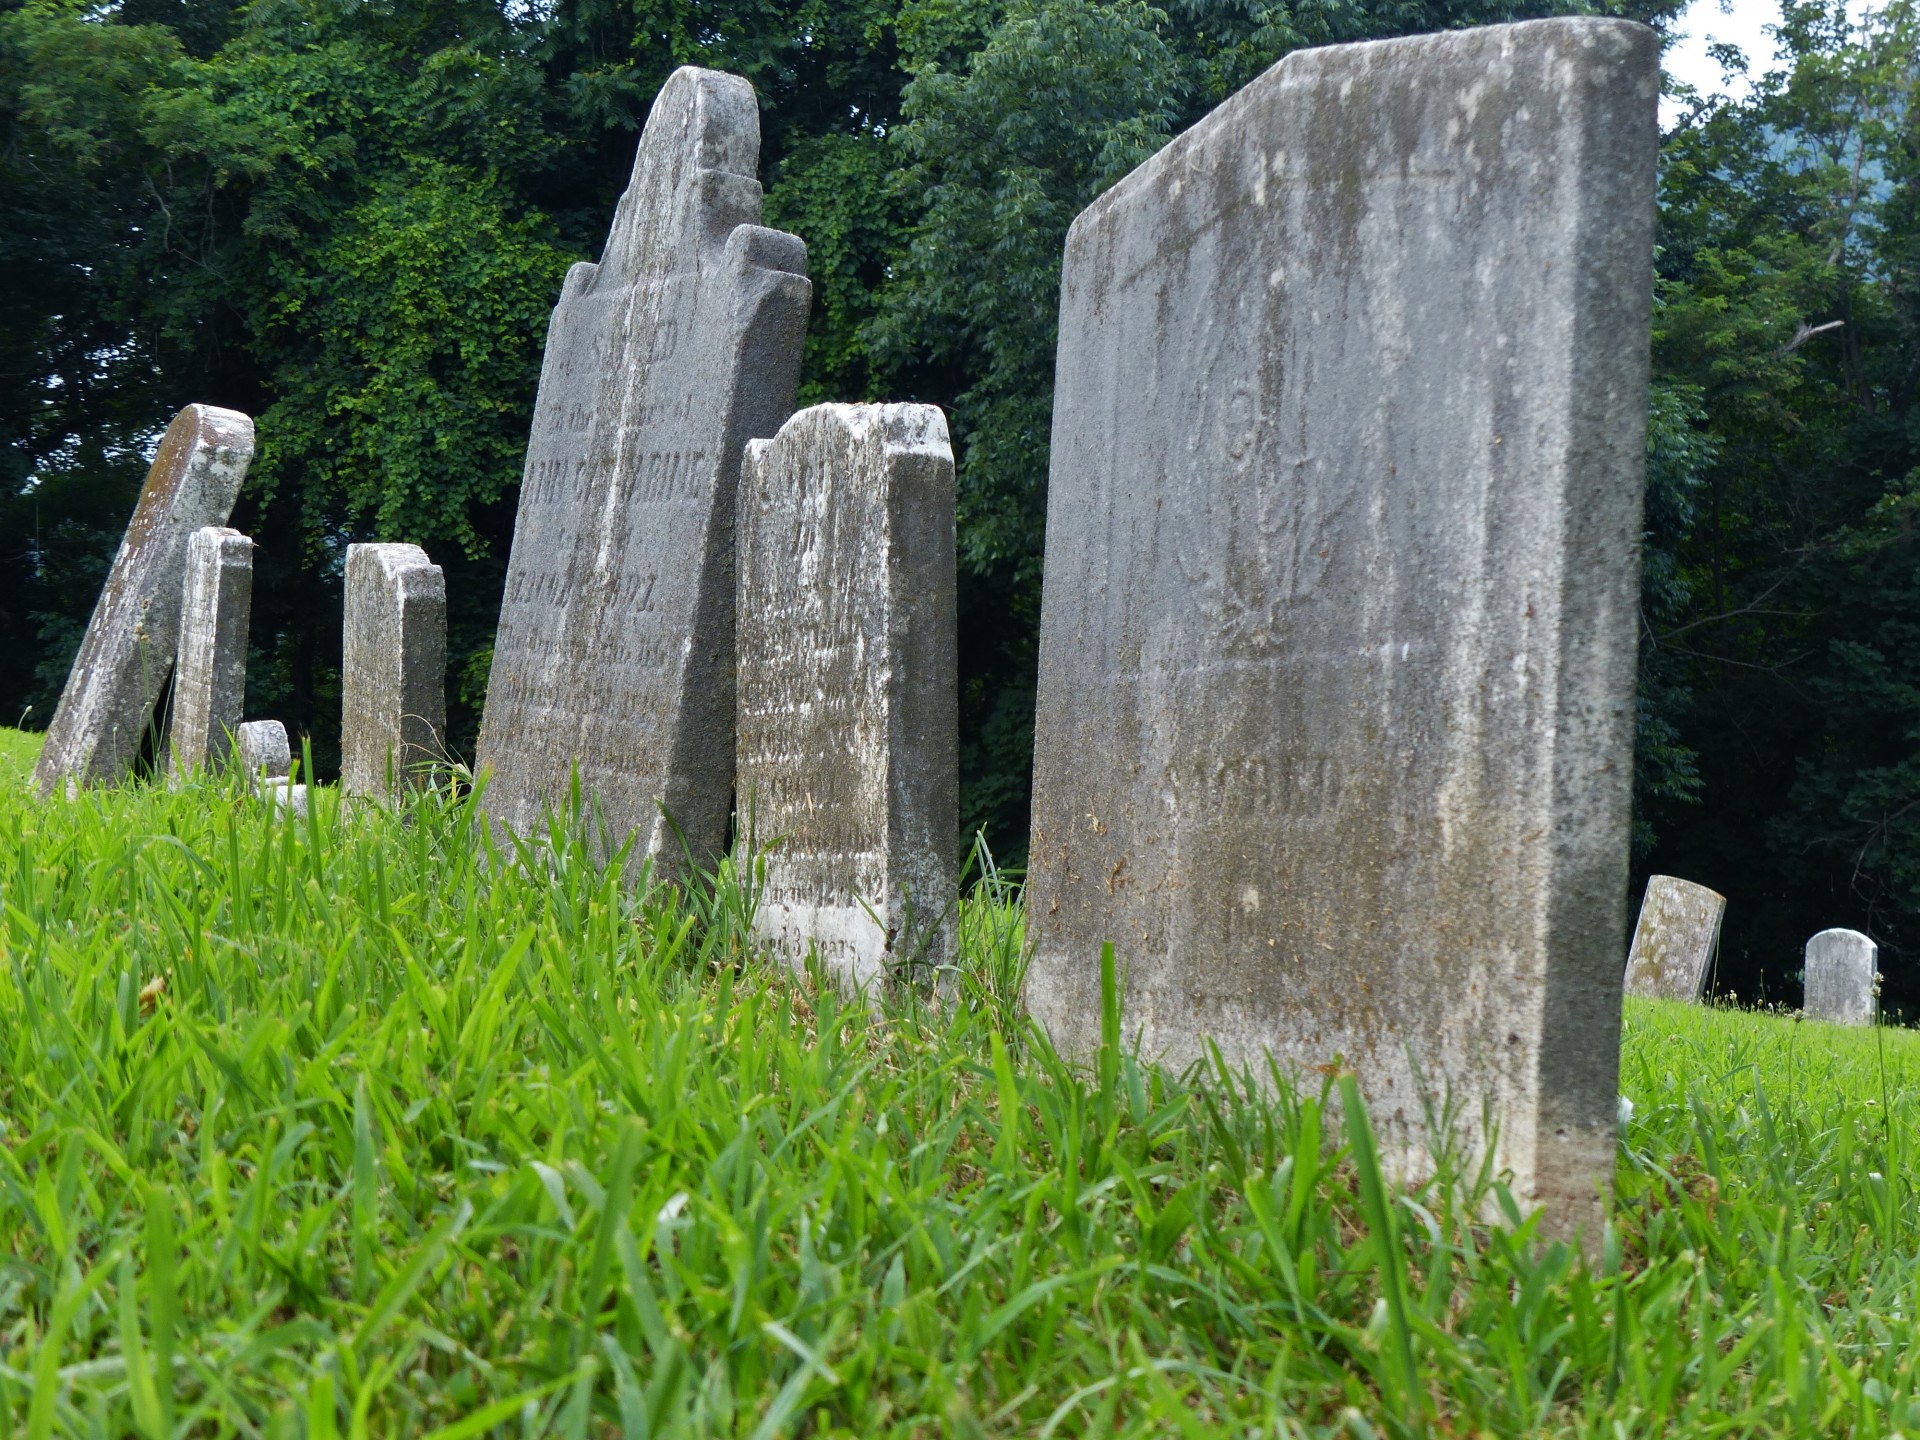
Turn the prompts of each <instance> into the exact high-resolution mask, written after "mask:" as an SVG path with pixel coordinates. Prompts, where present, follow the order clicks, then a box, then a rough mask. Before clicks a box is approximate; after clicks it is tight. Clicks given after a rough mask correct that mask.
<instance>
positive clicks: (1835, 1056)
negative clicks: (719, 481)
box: [0, 732, 1920, 1440]
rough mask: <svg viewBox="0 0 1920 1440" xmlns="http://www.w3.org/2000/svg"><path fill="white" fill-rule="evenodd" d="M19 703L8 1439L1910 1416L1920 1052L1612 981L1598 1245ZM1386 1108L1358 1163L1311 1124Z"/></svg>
mask: <svg viewBox="0 0 1920 1440" xmlns="http://www.w3.org/2000/svg"><path fill="white" fill-rule="evenodd" d="M33 743H34V742H33V740H32V739H31V738H30V737H23V736H19V735H16V734H11V733H7V732H0V972H4V973H0V1434H5V1433H17V1434H24V1435H30V1436H36V1437H38V1436H46V1435H53V1434H66V1433H72V1434H88V1435H120V1434H138V1435H146V1436H160V1435H181V1434H194V1435H229V1434H245V1435H252V1434H268V1435H301V1434H304V1435H309V1436H338V1435H361V1434H365V1435H421V1434H433V1435H436V1436H440V1437H443V1440H450V1437H454V1436H465V1435H481V1434H499V1435H516V1436H518V1435H540V1434H557V1435H566V1436H578V1435H612V1434H631V1435H637V1436H661V1435H679V1434H700V1435H722V1434H724V1435H739V1436H746V1437H771V1436H775V1435H782V1434H800V1433H807V1434H849V1435H851V1434H858V1435H860V1436H862V1437H877V1436H883V1435H912V1434H918V1435H934V1434H956V1435H1055V1434H1057V1435H1098V1436H1108V1435H1113V1434H1146V1433H1152V1434H1186V1435H1192V1436H1196V1437H1198V1436H1202V1435H1204V1436H1210V1437H1211V1436H1220V1435H1229V1434H1244V1435H1253V1434H1256V1433H1258V1434H1262V1435H1302V1434H1323V1433H1324V1434H1334V1433H1339V1434H1349V1435H1354V1436H1367V1435H1372V1434H1393V1433H1415V1432H1422V1433H1441V1434H1458V1435H1466V1434H1472V1433H1477V1432H1489V1433H1505V1434H1518V1433H1543V1434H1558V1433H1580V1434H1593V1435H1601V1434H1605V1435H1608V1436H1635V1435H1649V1436H1653V1435H1659V1436H1670V1435H1672V1434H1676V1433H1708V1432H1712V1433H1749V1434H1750V1433H1760V1432H1767V1433H1778V1434H1783V1435H1784V1434H1789V1433H1792V1434H1807V1433H1830V1434H1836V1435H1837V1434H1854V1435H1887V1434H1892V1433H1894V1432H1895V1431H1900V1430H1905V1431H1908V1432H1911V1431H1912V1430H1913V1429H1915V1428H1917V1427H1920V1397H1916V1395H1915V1392H1914V1368H1913V1367H1914V1361H1913V1358H1912V1357H1913V1355H1914V1354H1915V1342H1916V1340H1920V1336H1917V1335H1916V1334H1915V1328H1916V1327H1915V1321H1914V1318H1913V1317H1914V1316H1915V1314H1916V1313H1917V1312H1920V1273H1917V1270H1916V1260H1915V1251H1916V1248H1920V1247H1917V1245H1916V1239H1917V1237H1916V1232H1915V1226H1914V1218H1915V1202H1914V1195H1913V1191H1912V1180H1911V1176H1912V1174H1913V1171H1914V1165H1913V1160H1914V1140H1913V1136H1914V1126H1915V1123H1916V1120H1917V1119H1920V1084H1917V1082H1920V1037H1916V1036H1914V1035H1912V1034H1909V1033H1907V1032H1901V1031H1878V1032H1871V1033H1857V1032H1844V1031H1838V1030H1834V1029H1830V1028H1828V1027H1824V1026H1818V1025H1813V1024H1802V1023H1798V1022H1794V1021H1791V1020H1787V1019H1783V1018H1779V1017H1774V1016H1764V1015H1755V1014H1737V1013H1728V1012H1716V1011H1707V1010H1700V1009H1694V1008H1690V1007H1677V1006H1668V1007H1657V1006H1650V1005H1635V1006H1633V1007H1632V1008H1630V1009H1629V1011H1628V1016H1627V1019H1628V1036H1627V1048H1626V1054H1625V1057H1624V1065H1623V1081H1622V1085H1623V1089H1624V1090H1625V1092H1626V1094H1627V1095H1628V1097H1629V1098H1630V1099H1631V1101H1632V1103H1633V1114H1632V1118H1631V1120H1630V1121H1629V1122H1628V1123H1627V1124H1626V1126H1625V1127H1624V1129H1623V1132H1622V1150H1621V1165H1620V1190H1621V1199H1620V1204H1619V1206H1618V1210H1617V1223H1616V1226H1615V1228H1614V1230H1613V1231H1612V1233H1611V1234H1610V1235H1609V1236H1608V1237H1607V1240H1606V1244H1605V1246H1604V1250H1603V1253H1602V1254H1601V1255H1600V1256H1599V1257H1598V1258H1596V1260H1595V1261H1594V1262H1593V1264H1592V1265H1591V1266H1589V1265H1587V1264H1586V1263H1584V1262H1582V1261H1581V1260H1580V1259H1579V1258H1578V1257H1577V1256H1575V1255H1574V1254H1572V1253H1570V1252H1569V1251H1567V1250H1566V1249H1564V1248H1561V1247H1547V1246H1542V1245H1539V1244H1537V1243H1536V1242H1534V1241H1533V1240H1532V1238H1531V1236H1530V1234H1529V1233H1528V1232H1527V1230H1526V1229H1525V1228H1524V1227H1523V1228H1522V1229H1521V1230H1519V1231H1518V1232H1517V1233H1516V1232H1514V1231H1512V1230H1511V1229H1508V1228H1502V1227H1495V1228H1489V1227H1485V1226H1478V1225H1473V1224H1469V1223H1467V1221H1466V1219H1465V1218H1463V1217H1466V1216H1469V1215H1472V1214H1475V1213H1478V1211H1479V1208H1480V1207H1481V1205H1482V1204H1483V1202H1485V1201H1486V1200H1487V1199H1488V1196H1487V1195H1486V1194H1485V1193H1484V1191H1483V1190H1482V1189H1478V1188H1476V1187H1477V1186H1480V1185H1483V1184H1484V1182H1477V1181H1473V1180H1471V1179H1461V1180H1457V1181H1452V1180H1450V1181H1445V1182H1442V1183H1437V1184H1435V1185H1433V1186H1429V1187H1427V1188H1426V1189H1425V1190H1423V1191H1422V1192H1420V1193H1418V1194H1413V1195H1398V1196H1396V1195H1392V1194H1390V1193H1389V1192H1387V1191H1385V1190H1384V1189H1383V1188H1382V1187H1381V1186H1380V1184H1379V1177H1378V1174H1377V1171H1376V1170H1375V1169H1374V1167H1373V1166H1372V1164H1371V1163H1370V1148H1369V1146H1368V1145H1367V1144H1366V1143H1364V1135H1360V1136H1347V1135H1341V1136H1337V1137H1336V1136H1332V1135H1329V1134H1326V1133H1324V1131H1326V1130H1330V1129H1331V1128H1332V1122H1331V1121H1328V1122H1327V1124H1326V1125H1325V1126H1323V1124H1322V1116H1323V1104H1322V1102H1323V1099H1324V1096H1323V1095H1321V1094H1312V1095H1305V1096H1295V1095H1287V1094H1283V1095H1281V1096H1279V1097H1277V1098H1263V1097H1262V1096H1260V1095H1259V1094H1258V1093H1255V1092H1254V1091H1252V1090H1251V1088H1250V1087H1248V1086H1246V1085H1245V1084H1243V1083H1240V1082H1236V1081H1233V1080H1231V1079H1229V1078H1226V1077H1222V1076H1218V1075H1215V1076H1209V1077H1198V1076H1196V1077H1188V1078H1187V1080H1186V1082H1182V1081H1181V1080H1179V1079H1176V1078H1174V1077H1169V1076H1166V1075H1164V1074H1161V1073H1159V1072H1158V1071H1156V1070H1154V1069H1152V1068H1149V1067H1142V1066H1139V1065H1137V1064H1135V1063H1134V1061H1133V1060H1132V1059H1131V1058H1130V1057H1128V1056H1126V1055H1125V1054H1123V1053H1121V1052H1120V1051H1119V1050H1118V1049H1114V1050H1110V1051H1108V1052H1107V1053H1105V1054H1104V1055H1103V1056H1102V1059H1101V1063H1100V1065H1099V1066H1098V1067H1097V1069H1096V1072H1095V1073H1094V1074H1091V1075H1081V1074H1075V1073H1072V1072H1070V1071H1069V1070H1067V1069H1066V1068H1065V1067H1063V1066H1062V1065H1061V1064H1060V1063H1059V1061H1058V1060H1057V1059H1055V1058H1054V1057H1053V1056H1052V1055H1051V1054H1050V1053H1049V1052H1048V1051H1047V1049H1046V1047H1045V1046H1044V1045H1043V1044H1041V1043H1039V1042H1038V1041H1036V1040H1035V1039H1033V1038H1032V1037H1030V1036H1028V1035H1025V1034H1024V1033H1022V1031H1021V1030H1020V1028H1019V1027H1018V1026H1017V1025H1016V1024H1014V1023H1013V1022H1012V1020H1011V1018H1010V1017H1011V1014H1012V1011H1011V1007H1010V1004H1009V993H1008V984H1009V982H1008V965H1009V957H1010V956H1011V955H1012V953H1013V952H1014V951H1015V950H1017V944H1018V932H1017V912H1016V911H1015V910H1014V909H1013V908H1012V907H1011V906H1010V905H1008V904H1007V903H1005V901H1004V898H996V897H995V896H994V895H992V894H985V895H982V896H980V897H978V898H977V899H976V900H975V901H974V902H973V903H972V904H971V905H970V907H969V909H968V912H967V916H966V926H967V937H966V947H967V952H968V960H969V967H970V977H969V981H968V984H967V987H966V992H965V1003H964V1004H963V1005H961V1006H959V1007H957V1008H956V1010H955V1011H954V1013H952V1014H950V1015H945V1016H941V1015H936V1014H927V1013H912V1012H909V1011H906V1010H901V1011H898V1012H895V1013H891V1014H888V1015H885V1016H881V1017H872V1016H869V1015H867V1014H866V1013H865V1012H863V1011H859V1010H848V1009H843V1008H842V1007H840V1006H839V1005H838V1004H837V1003H836V1002H834V1001H833V999H832V998H831V997H829V996H824V995H820V994H818V993H815V992H814V991H813V990H812V989H811V988H810V987H807V986H804V985H799V984H796V983H791V982H788V981H786V980H785V979H783V978H781V977H780V976H779V975H777V974H775V973H773V972H772V971H771V970H770V968H769V967H768V966H766V965H765V964H764V963H763V962H761V961H759V960H757V959H756V958H755V957H754V956H753V955H752V954H750V953H749V951H748V949H747V947H746V946H745V945H744V944H743V943H742V911H743V908H744V907H743V903H742V900H741V898H740V887H739V886H738V885H736V884H735V883H734V882H733V880H732V879H731V877H730V876H728V875H725V874H723V875H722V876H721V877H720V879H719V882H718V884H717V885H716V886H715V887H713V889H712V891H711V892H710V893H705V892H703V893H701V894H696V895H692V896H681V895H678V894H674V893H671V892H666V891H659V890H656V891H653V892H651V893H648V894H645V895H641V896H639V897H637V898H629V897H623V896H622V895H621V893H620V891H619V889H618V887H617V886H616V885H615V884H614V883H613V882H612V881H611V880H610V879H609V877H608V876H607V875H606V874H604V873H603V872H602V871H601V870H600V869H599V868H598V867H596V866H595V865H594V864H592V863H591V861H590V860H589V858H588V857H587V856H586V855H584V854H583V853H582V852H581V850H580V849H579V848H578V847H575V846H573V845H570V844H569V843H567V841H566V840H565V837H564V836H556V837H555V840H554V843H553V845H552V846H551V847H549V848H548V850H547V851H546V852H545V855H544V858H543V859H542V860H541V861H540V862H539V863H538V864H536V865H532V866H529V865H524V864H518V863H515V861H514V859H513V857H511V856H507V855H501V854H498V853H494V852H490V851H488V850H486V849H485V848H484V847H483V846H482V845H479V844H476V842H475V841H474V840H473V839H472V838H471V837H472V836H473V834H474V830H473V827H472V825H471V824H470V823H469V822H470V817H469V816H468V815H467V814H466V813H465V811H464V810H463V808H462V807H461V806H459V805H446V804H441V803H438V802H431V803H425V804H422V805H419V806H417V807H415V808H414V809H413V810H412V811H411V812H409V813H408V814H407V815H405V816H400V817H393V816H384V815H379V814H356V815H352V816H342V814H341V813H340V811H339V807H338V802H337V799H336V798H335V797H334V796H333V795H332V794H331V793H323V794H322V795H321V796H320V798H319V800H318V803H317V804H316V805H315V807H314V810H313V813H312V815H311V816H310V817H309V818H308V819H306V820H304V821H293V820H290V819H288V818H286V817H284V816H274V815H270V814H268V813H266V812H264V811H263V810H261V809H260V808H259V807H258V806H257V805H255V804H253V803H252V802H250V801H248V800H247V799H246V798H245V797H243V796H239V795H236V794H234V793H232V792H230V791H229V790H227V789H224V788H222V787H219V786H206V787H202V788H197V789H192V790H188V791H185V792H182V793H179V794H171V795H170V794H167V793H165V792H161V791H153V790H141V789H128V790H122V791H116V792H108V793H92V794H88V795H86V796H84V797H82V798H81V799H80V800H78V801H76V802H72V803H66V802H62V803H57V804H52V805H44V806H43V805H40V804H38V803H36V802H34V801H32V800H31V799H30V798H29V797H28V795H27V793H26V790H25V783H24V781H25V774H26V771H27V768H28V766H29V765H30V763H31V757H32V749H33ZM1333 1139H1348V1140H1352V1139H1359V1140H1361V1141H1362V1142H1363V1143H1361V1144H1359V1145H1357V1146H1355V1145H1353V1144H1349V1145H1347V1146H1346V1147H1345V1148H1344V1149H1341V1150H1339V1151H1337V1152H1336V1151H1335V1150H1334V1149H1332V1147H1331V1146H1330V1145H1328V1144H1325V1143H1323V1142H1327V1141H1331V1140H1333Z"/></svg>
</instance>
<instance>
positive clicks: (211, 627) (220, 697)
mask: <svg viewBox="0 0 1920 1440" xmlns="http://www.w3.org/2000/svg"><path fill="white" fill-rule="evenodd" d="M252 609H253V541H252V540H250V539H248V538H247V537H246V536H245V535H242V534H241V533H240V532H239V531H238V530H230V529H228V528H226V527H225V526H221V525H205V526H202V527H201V528H200V529H198V530H196V531H194V532H193V534H192V536H191V537H190V538H189V539H188V541H187V576H186V582H185V585H184V587H183V589H182V592H181V601H180V647H179V659H178V661H177V662H176V664H175V668H174V678H173V719H172V722H171V723H170V725H169V727H168V738H167V746H168V752H169V754H170V756H171V763H172V766H173V770H174V773H175V774H177V775H183V776H184V775H191V774H192V773H194V772H195V771H196V770H220V769H223V768H224V767H225V766H226V763H227V750H228V747H229V746H230V745H231V744H232V743H233V734H234V727H236V726H237V725H239V723H240V714H241V707H242V706H243V705H244V704H245V703H246V692H247V622H248V619H249V617H250V615H251V613H252Z"/></svg>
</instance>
